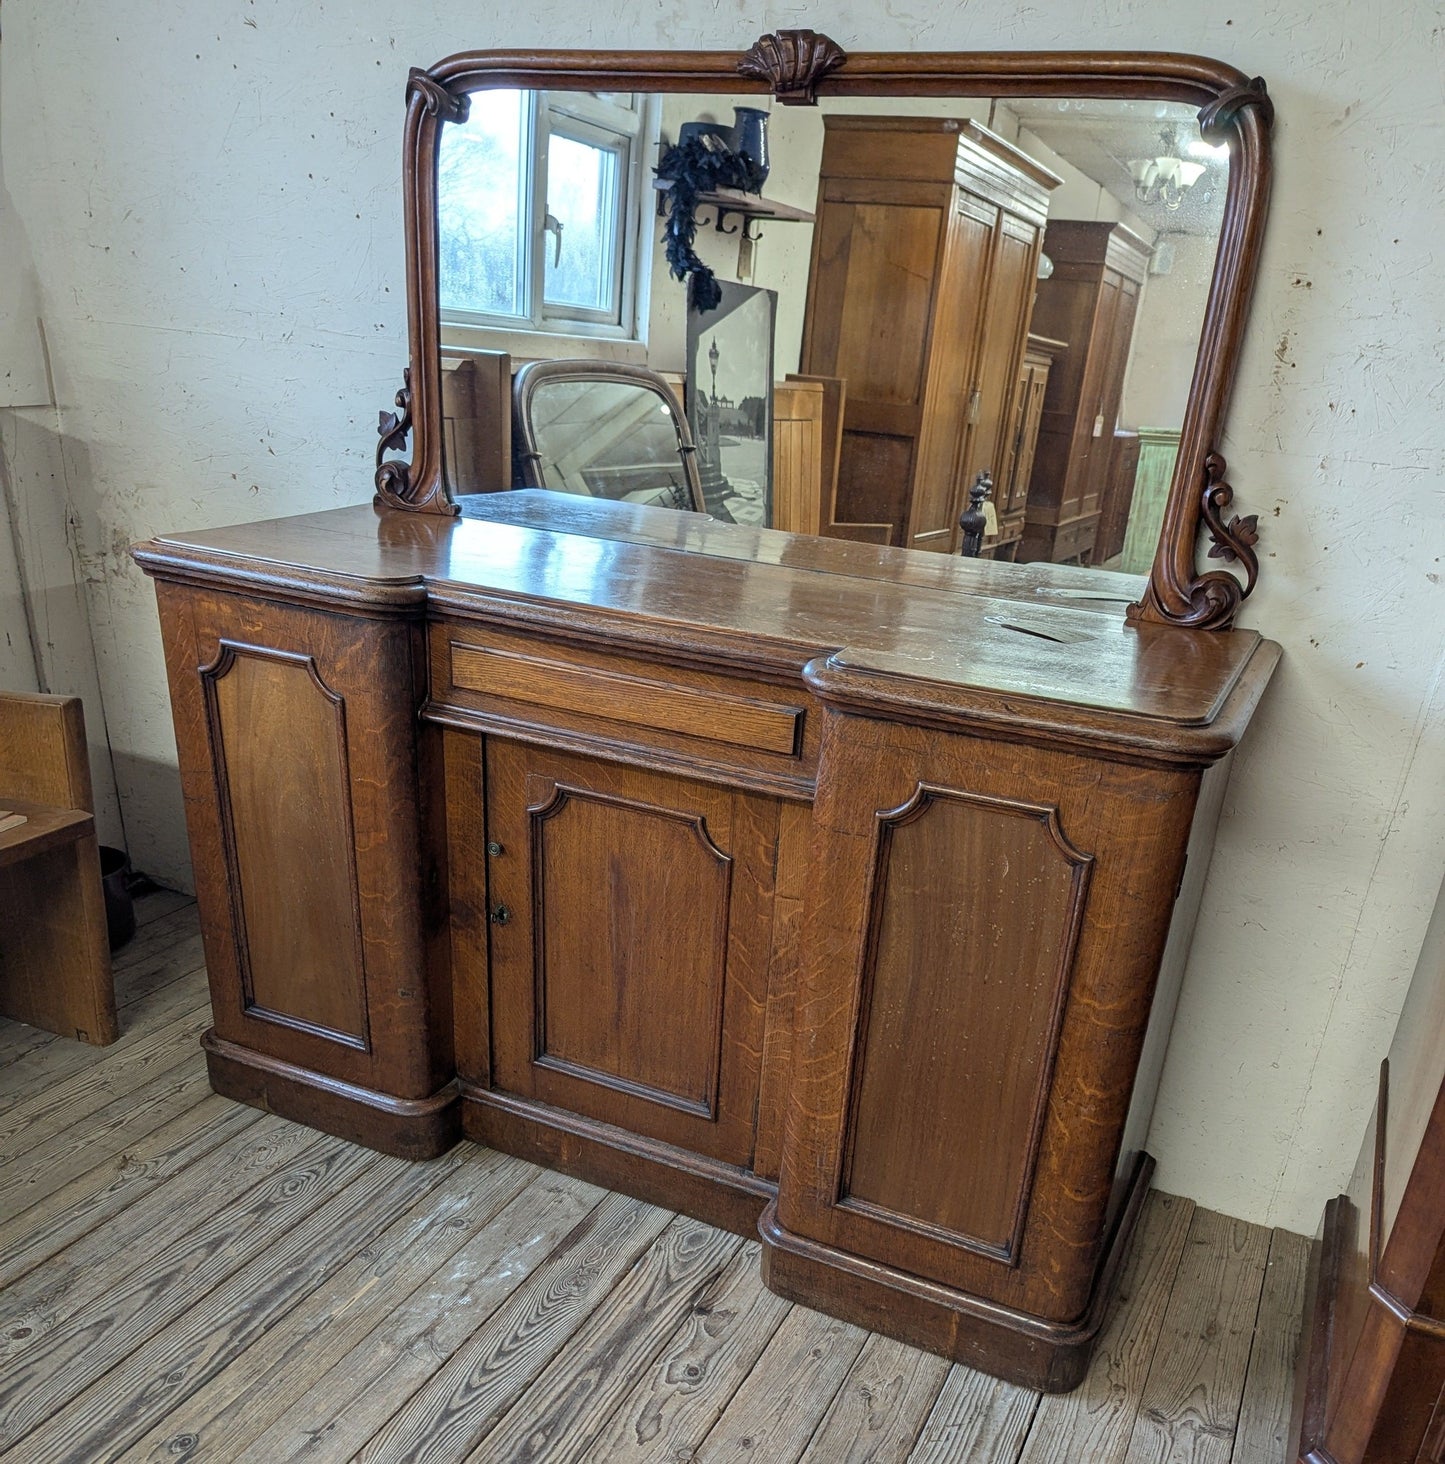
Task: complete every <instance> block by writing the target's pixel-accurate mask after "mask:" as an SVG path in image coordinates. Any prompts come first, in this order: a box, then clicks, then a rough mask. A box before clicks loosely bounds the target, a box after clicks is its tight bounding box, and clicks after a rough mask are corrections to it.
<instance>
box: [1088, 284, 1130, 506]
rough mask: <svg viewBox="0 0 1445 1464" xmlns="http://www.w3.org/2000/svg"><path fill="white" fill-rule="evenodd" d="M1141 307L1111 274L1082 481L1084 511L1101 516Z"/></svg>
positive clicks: (1094, 364)
mask: <svg viewBox="0 0 1445 1464" xmlns="http://www.w3.org/2000/svg"><path fill="white" fill-rule="evenodd" d="M1138 303H1139V286H1138V285H1137V284H1135V283H1134V281H1133V280H1131V279H1126V278H1125V277H1124V276H1123V275H1121V274H1118V273H1117V272H1116V271H1114V270H1112V269H1109V270H1105V271H1104V282H1103V285H1102V287H1101V288H1100V291H1099V312H1098V315H1097V317H1096V325H1095V328H1094V335H1093V338H1092V339H1091V341H1090V342H1089V353H1090V360H1089V370H1090V371H1091V372H1092V373H1093V376H1092V388H1091V393H1090V395H1089V396H1088V397H1087V398H1086V400H1088V401H1089V403H1090V411H1091V412H1092V414H1093V415H1092V417H1091V419H1090V432H1091V434H1092V436H1091V439H1090V442H1089V450H1088V465H1087V469H1086V472H1085V477H1084V485H1083V496H1082V498H1081V500H1080V505H1079V508H1080V512H1081V513H1082V514H1084V515H1085V516H1088V515H1090V514H1096V513H1098V512H1100V510H1101V509H1102V507H1103V502H1104V494H1105V491H1106V489H1107V488H1108V485H1109V469H1110V464H1111V463H1112V461H1113V456H1114V431H1115V429H1116V428H1117V426H1118V424H1119V409H1120V404H1121V401H1122V398H1123V395H1124V373H1125V371H1126V369H1127V368H1128V365H1129V348H1130V346H1131V345H1132V344H1133V340H1134V314H1135V311H1136V309H1137V308H1138Z"/></svg>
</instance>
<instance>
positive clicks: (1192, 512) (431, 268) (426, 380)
mask: <svg viewBox="0 0 1445 1464" xmlns="http://www.w3.org/2000/svg"><path fill="white" fill-rule="evenodd" d="M484 87H518V88H524V89H526V88H539V89H541V88H551V89H555V90H565V89H569V88H570V89H574V90H581V91H594V90H604V91H622V92H626V91H663V92H724V93H727V92H734V93H736V92H749V91H756V92H770V93H771V94H772V95H773V97H774V98H775V99H776V100H777V101H778V102H779V103H782V104H784V105H811V104H812V103H813V102H814V101H815V100H816V98H817V97H818V96H819V95H820V94H822V95H826V96H835V97H850V96H888V95H894V96H917V97H928V96H989V97H993V96H999V97H1010V96H1014V97H1027V96H1045V97H1057V96H1070V97H1088V98H1100V97H1102V98H1117V99H1126V100H1127V99H1143V100H1151V101H1160V100H1162V101H1175V102H1187V103H1191V104H1193V105H1196V106H1198V107H1199V108H1200V109H1201V110H1200V113H1199V124H1200V128H1201V130H1202V132H1203V135H1204V137H1205V138H1206V140H1208V141H1209V142H1212V143H1215V144H1221V143H1222V144H1227V145H1228V147H1229V163H1230V167H1229V185H1228V191H1227V194H1226V197H1225V205H1224V218H1223V222H1222V225H1221V228H1220V236H1219V247H1218V252H1217V254H1216V256H1215V267H1214V278H1213V280H1212V282H1211V284H1210V288H1209V296H1208V302H1207V304H1206V307H1205V314H1204V324H1203V328H1202V330H1201V332H1200V338H1199V352H1198V355H1197V357H1196V359H1195V365H1194V375H1193V379H1192V382H1191V385H1190V390H1189V401H1188V404H1187V406H1186V408H1185V413H1184V421H1183V425H1182V427H1181V429H1180V441H1179V452H1178V457H1177V459H1176V461H1175V468H1174V478H1173V482H1172V483H1171V485H1170V490H1169V498H1168V503H1167V505H1166V508H1165V512H1164V521H1163V527H1162V529H1161V531H1160V535H1159V543H1158V546H1157V548H1156V550H1155V555H1154V564H1153V568H1152V569H1151V571H1150V574H1149V583H1148V588H1147V589H1146V591H1145V593H1144V596H1143V598H1142V600H1141V601H1140V602H1139V603H1138V604H1137V605H1133V606H1131V607H1130V610H1129V614H1130V618H1131V619H1136V620H1145V621H1159V622H1165V623H1169V624H1173V625H1187V626H1195V627H1199V628H1202V629H1210V630H1216V629H1225V628H1227V627H1228V626H1229V625H1230V624H1231V622H1232V621H1233V619H1234V615H1235V612H1236V611H1237V610H1238V608H1239V605H1240V602H1241V601H1242V600H1243V599H1244V598H1245V596H1246V595H1248V594H1249V593H1250V591H1251V590H1253V588H1254V585H1255V581H1256V580H1257V578H1258V575H1259V560H1258V558H1257V556H1256V554H1255V551H1254V545H1255V543H1256V541H1257V538H1258V535H1257V532H1256V527H1255V524H1256V517H1257V516H1256V515H1250V516H1249V517H1248V518H1240V517H1238V516H1237V515H1236V516H1234V517H1232V518H1230V519H1228V520H1227V521H1226V519H1225V517H1224V514H1225V512H1226V510H1227V509H1228V508H1229V506H1230V503H1231V502H1232V500H1233V497H1234V493H1233V490H1232V489H1231V488H1230V486H1229V484H1228V483H1226V482H1225V480H1224V474H1225V462H1224V459H1223V457H1221V456H1220V454H1219V451H1218V444H1219V440H1220V433H1221V430H1222V427H1223V421H1224V414H1225V410H1226V407H1227V405H1228V402H1229V394H1230V389H1231V387H1232V385H1233V383H1234V375H1235V369H1236V367H1237V365H1238V361H1239V352H1240V346H1241V342H1242V340H1243V336H1244V326H1245V320H1246V316H1247V314H1248V310H1249V300H1250V296H1251V294H1252V292H1253V287H1254V278H1255V273H1256V270H1257V268H1258V264H1259V254H1260V246H1261V242H1262V239H1263V235H1264V222H1265V215H1266V213H1267V211H1268V204H1269V187H1270V149H1269V142H1270V126H1271V123H1272V121H1273V115H1274V108H1273V105H1272V103H1271V102H1270V99H1269V96H1268V94H1267V93H1266V91H1265V85H1264V82H1263V80H1261V79H1260V78H1258V77H1256V78H1254V79H1253V80H1251V79H1250V78H1249V77H1247V76H1246V75H1245V74H1244V73H1243V72H1241V71H1236V70H1235V69H1234V68H1233V67H1232V66H1227V65H1225V64H1224V63H1223V62H1220V61H1211V60H1208V59H1206V58H1204V57H1200V56H1186V55H1174V54H1171V53H1164V52H1155V53H1151V52H1068V51H1037V52H1021V51H1001V52H937V53H926V52H922V53H916V54H915V53H908V52H891V53H890V52H863V53H859V54H856V55H852V56H847V55H845V54H844V52H843V50H842V48H841V47H840V46H838V45H837V44H836V43H835V42H833V41H831V40H829V39H828V38H827V37H826V36H820V35H817V34H815V33H814V32H812V31H808V30H793V31H779V32H777V33H775V34H772V35H766V36H763V37H762V38H761V39H760V40H759V41H758V42H757V44H756V45H754V46H753V47H752V49H751V50H749V51H747V52H743V53H739V52H733V51H595V52H584V51H467V52H462V53H460V54H458V55H455V56H449V57H448V58H447V59H446V60H445V61H440V62H438V63H437V64H436V65H435V66H433V67H431V68H430V69H429V70H426V71H422V70H413V71H412V73H411V75H410V78H409V80H408V84H407V112H406V131H405V140H404V150H403V160H402V183H403V200H404V209H405V216H406V276H407V313H408V318H409V332H410V355H411V366H410V368H409V370H408V371H407V374H406V383H405V385H404V386H403V387H402V390H401V391H400V392H398V393H397V398H396V406H397V411H395V412H383V413H382V416H381V426H380V436H381V441H380V443H379V444H378V446H377V454H376V457H377V469H376V490H377V501H378V503H381V504H385V505H387V506H389V507H392V508H399V509H409V510H412V511H418V512H428V513H441V514H455V513H456V512H457V511H458V509H457V506H456V504H455V503H453V502H452V500H451V497H450V495H449V493H448V490H447V487H446V481H445V477H444V474H443V467H442V416H441V351H440V347H441V326H440V311H439V306H438V293H437V258H438V253H439V239H438V223H437V152H438V141H439V138H440V133H441V126H442V123H443V122H447V121H460V120H462V119H464V118H465V117H466V115H467V109H468V105H469V102H468V94H469V93H470V92H472V91H477V90H481V89H482V88H484ZM410 432H414V433H415V440H414V442H413V444H412V456H411V459H410V461H405V460H402V459H400V458H396V457H392V456H389V454H391V453H393V452H396V451H398V450H400V449H402V448H403V447H404V445H405V443H406V438H407V434H408V433H410ZM1201 526H1203V528H1204V529H1205V530H1206V531H1207V532H1208V534H1209V536H1210V538H1211V539H1212V541H1213V542H1212V545H1211V547H1210V549H1209V557H1210V558H1213V559H1221V560H1224V561H1225V562H1234V561H1237V562H1238V563H1239V564H1240V565H1241V567H1242V568H1243V571H1244V580H1243V582H1241V581H1240V580H1239V579H1238V578H1236V577H1235V575H1233V574H1231V573H1230V572H1228V571H1227V570H1224V569H1214V570H1208V571H1204V572H1201V571H1200V569H1199V566H1198V563H1197V553H1198V546H1199V537H1200V532H1199V531H1200V528H1201Z"/></svg>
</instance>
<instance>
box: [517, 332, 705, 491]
mask: <svg viewBox="0 0 1445 1464" xmlns="http://www.w3.org/2000/svg"><path fill="white" fill-rule="evenodd" d="M513 400H514V404H515V410H514V414H513V417H514V422H515V425H516V431H517V464H516V469H515V472H514V478H515V480H516V482H517V486H518V487H524V488H550V489H552V490H553V491H555V492H558V493H576V494H581V495H584V496H586V497H590V498H608V499H612V500H614V501H617V502H624V503H639V504H644V505H647V506H650V507H655V508H678V509H690V510H692V511H694V512H702V510H703V507H704V504H703V496H702V491H701V488H700V485H699V483H698V475H697V469H696V466H695V462H694V451H693V444H692V439H691V438H690V436H689V435H688V431H687V427H686V425H685V424H684V422H683V419H682V416H681V414H680V413H679V411H678V407H677V403H676V402H675V401H674V399H673V396H672V393H671V392H670V391H668V389H667V383H666V382H665V381H664V380H663V379H662V378H661V377H660V376H658V375H657V374H656V373H654V372H651V371H646V370H643V369H641V368H639V367H635V366H634V367H618V366H611V365H608V364H606V363H604V362H591V361H535V362H533V363H532V364H531V365H530V366H524V367H523V368H522V369H521V370H520V371H519V372H518V373H517V375H516V378H515V384H514V387H513Z"/></svg>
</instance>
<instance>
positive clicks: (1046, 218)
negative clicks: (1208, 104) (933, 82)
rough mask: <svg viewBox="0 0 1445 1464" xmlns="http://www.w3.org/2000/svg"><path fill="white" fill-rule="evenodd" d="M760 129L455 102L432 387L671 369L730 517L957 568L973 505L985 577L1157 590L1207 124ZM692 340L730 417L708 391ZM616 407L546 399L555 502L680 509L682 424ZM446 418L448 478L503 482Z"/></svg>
mask: <svg viewBox="0 0 1445 1464" xmlns="http://www.w3.org/2000/svg"><path fill="white" fill-rule="evenodd" d="M758 105H759V99H758V97H757V94H756V93H747V94H743V93H739V94H737V95H717V96H699V95H681V94H679V95H663V96H655V97H643V96H640V95H631V94H605V95H603V94H591V93H566V92H518V91H507V90H497V91H490V92H488V91H480V92H475V93H473V94H472V97H471V110H470V116H469V118H468V120H467V121H466V122H465V123H464V124H449V125H447V126H446V127H444V128H443V130H442V141H441V147H440V153H439V177H438V182H439V219H438V222H439V229H440V245H441V269H440V279H441V286H440V294H441V301H440V303H441V308H442V329H443V334H442V340H443V354H444V357H445V358H446V359H445V360H444V363H443V364H444V366H446V367H448V368H451V367H454V365H455V364H456V362H457V361H460V360H463V359H467V360H470V361H471V362H472V363H473V366H478V367H479V366H481V365H482V364H483V363H486V369H487V370H490V371H494V372H496V373H498V374H499V381H498V383H497V388H496V391H494V392H493V393H492V395H493V397H494V398H496V399H500V398H501V397H502V396H508V397H509V396H510V392H509V390H508V388H509V387H510V382H511V377H512V375H513V374H514V372H515V371H516V370H517V369H519V368H520V367H521V366H522V365H523V364H524V363H525V362H527V361H529V360H536V359H549V358H550V359H559V358H571V359H576V360H579V361H590V362H593V363H606V362H616V363H625V364H630V365H635V366H645V367H647V368H649V369H650V370H652V371H653V372H656V373H659V374H660V375H661V376H662V377H663V378H664V379H665V380H666V381H667V382H668V383H669V385H670V386H671V388H672V390H673V391H674V392H675V394H676V396H677V397H678V399H679V400H680V401H681V402H682V403H683V407H684V411H685V414H686V417H687V419H688V421H690V422H691V424H692V436H693V438H695V439H696V442H697V450H698V460H697V467H698V468H699V470H700V476H701V478H702V492H703V497H704V499H705V502H706V507H707V510H708V512H709V513H710V514H711V515H712V517H714V518H715V519H717V520H719V521H720V522H724V523H725V522H727V521H728V520H732V521H734V522H737V523H739V524H741V525H745V526H762V527H773V528H781V529H786V530H788V531H790V532H794V533H806V534H815V535H826V536H830V537H835V538H846V539H852V540H854V541H857V542H860V543H865V544H873V545H878V546H883V545H891V546H895V547H900V548H906V549H912V550H918V551H925V552H930V553H940V554H958V553H959V552H960V550H961V548H962V544H963V536H962V533H961V530H960V528H959V518H960V515H961V514H963V513H964V512H965V510H967V509H968V507H969V504H970V490H971V489H977V490H978V492H981V493H982V495H983V505H982V509H981V511H982V512H983V513H984V515H985V520H986V523H985V533H984V538H983V547H982V553H983V554H984V555H985V556H986V557H989V558H993V559H1001V560H1014V561H1018V562H1030V561H1049V562H1054V563H1074V564H1081V565H1092V566H1095V567H1103V568H1110V569H1120V570H1124V571H1127V572H1130V573H1136V574H1144V573H1147V572H1148V569H1149V565H1150V562H1151V561H1152V559H1153V555H1154V551H1155V546H1156V544H1157V541H1158V537H1159V533H1160V528H1161V524H1162V518H1163V512H1164V505H1165V501H1166V499H1167V496H1168V492H1169V487H1170V482H1171V479H1172V476H1173V470H1174V459H1175V455H1176V453H1177V448H1178V442H1179V431H1180V427H1181V425H1182V422H1183V415H1184V409H1185V405H1186V401H1187V397H1188V391H1189V385H1190V381H1191V378H1192V375H1193V371H1194V365H1195V357H1196V354H1197V350H1198V342H1199V335H1200V329H1201V325H1202V322H1203V317H1204V312H1205V307H1206V301H1207V296H1208V291H1209V287H1210V283H1211V280H1212V277H1213V272H1214V266H1215V255H1216V252H1217V248H1218V239H1219V230H1220V225H1221V221H1222V217H1223V210H1224V202H1225V195H1226V189H1227V182H1228V166H1229V164H1228V156H1227V152H1226V150H1225V149H1222V148H1215V147H1211V146H1210V145H1208V144H1207V143H1205V142H1204V141H1203V139H1202V138H1201V136H1200V133H1199V128H1198V125H1197V122H1196V120H1195V114H1194V111H1193V109H1192V108H1190V107H1188V106H1184V105H1180V104H1175V103H1168V102H1138V101H1110V100H1098V99H1081V98H1010V99H1006V100H1005V99H989V98H978V97H972V98H952V99H938V98H932V99H920V98H869V99H861V98H852V99H837V98H825V99H824V100H823V101H822V102H821V103H820V105H819V106H818V107H816V108H810V107H790V108H777V109H772V110H771V111H770V112H769V113H768V114H767V115H764V116H763V117H762V118H761V121H759V117H758V113H757V110H756V109H757V107H758ZM738 109H743V110H742V111H739V110H738ZM750 109H751V110H750ZM745 129H746V130H745ZM678 144H682V145H681V146H678ZM758 152H762V153H763V155H764V156H763V166H761V167H759V166H758V159H757V158H756V157H754V156H753V154H754V153H758ZM664 160H667V161H668V168H667V169H664V168H663V166H662V164H663V161H664ZM668 171H671V172H673V173H675V174H677V176H668V175H667V174H668ZM679 179H681V183H682V185H683V186H679ZM683 205H686V207H687V216H686V217H685V218H683V219H682V220H681V224H680V223H679V213H678V210H679V208H680V207H682V206H683ZM680 229H681V232H680ZM669 235H671V236H672V237H673V239H674V248H673V249H672V250H671V251H669V250H668V249H667V248H666V247H665V240H666V239H667V237H668V236H669ZM679 238H682V239H684V241H685V244H686V248H685V249H683V248H679V247H677V244H676V241H677V240H678V239H679ZM669 253H671V255H672V259H671V261H670V260H669ZM679 258H682V259H684V261H685V262H686V267H685V270H684V277H683V278H678V277H676V276H677V266H678V261H679ZM708 281H711V282H712V283H713V284H715V285H716V286H717V287H718V289H717V290H716V294H717V295H718V296H720V297H721V303H720V304H718V305H716V306H714V307H713V308H712V310H711V311H709V310H707V309H698V308H697V305H698V301H699V300H709V299H711V298H712V297H713V291H712V289H711V286H709V287H708V288H699V287H700V286H701V285H706V284H707V282H708ZM748 302H754V303H748ZM740 311H741V313H739V312H740ZM710 314H711V315H712V316H713V319H711V320H710V319H709V315H710ZM764 317H766V320H767V324H766V326H765V327H764V328H763V329H764V331H765V334H762V335H760V334H759V331H758V328H757V323H758V321H759V320H760V319H762V318H764ZM729 318H731V319H732V325H731V328H730V327H729V325H728V321H729ZM699 342H702V343H703V344H702V346H701V349H699ZM709 342H710V343H712V344H714V345H717V346H719V347H720V348H721V349H723V350H726V351H727V352H728V353H729V356H728V359H727V361H726V363H725V365H726V368H727V373H723V372H722V371H721V368H719V375H720V376H721V375H722V374H730V379H731V374H736V373H738V372H740V371H742V370H743V368H744V367H746V371H745V372H744V374H745V375H746V376H747V380H748V385H747V386H746V388H745V389H744V388H743V387H741V386H740V387H738V388H737V389H736V390H734V389H733V388H732V387H728V388H727V389H726V390H724V387H723V383H722V382H721V380H719V382H718V383H717V384H716V385H714V382H713V380H712V377H711V375H710V371H711V369H712V368H711V366H710V364H709V349H708V343H709ZM744 358H746V359H744ZM455 375H456V373H455V372H454V371H453V370H451V369H448V370H446V371H444V376H443V380H444V384H445V383H447V382H448V381H449V380H450V379H451V378H452V377H453V376H455ZM500 378H505V379H500ZM768 383H771V387H770V388H769V385H768ZM630 389H631V390H634V391H635V388H630ZM445 391H446V388H445V385H444V396H445ZM620 402H621V397H620V396H618V395H615V394H613V393H609V392H608V391H607V390H606V388H605V385H604V384H602V383H597V382H593V383H590V384H588V386H587V387H586V389H585V391H584V390H582V389H581V388H578V387H576V386H575V385H574V388H572V389H571V392H570V394H565V393H564V394H561V395H558V396H557V397H555V398H553V400H552V401H551V402H550V403H546V404H544V405H546V406H547V410H548V411H549V413H551V416H550V417H549V420H548V430H550V431H553V432H556V433H563V432H571V433H573V434H574V435H575V438H576V440H575V441H574V442H572V443H571V444H570V445H565V446H563V447H560V448H559V449H558V451H557V452H556V453H555V454H554V455H553V457H552V459H551V461H552V463H553V475H554V477H555V478H556V482H555V483H553V482H550V481H549V482H548V483H547V486H549V487H553V486H556V487H558V488H559V489H560V490H561V491H565V492H571V493H581V494H589V495H592V496H601V497H608V498H617V497H625V498H628V499H629V500H630V501H633V502H644V503H646V502H654V501H655V502H658V503H663V504H668V505H677V504H679V503H682V502H685V501H686V498H687V494H686V491H685V489H686V484H685V482H684V483H682V484H680V483H679V476H678V467H677V451H676V444H675V442H673V445H672V446H671V448H669V449H668V450H667V451H661V450H660V448H662V447H666V444H667V442H668V441H669V440H670V438H669V435H668V434H669V433H670V432H671V428H669V427H667V426H666V424H665V423H664V424H663V430H661V431H660V430H659V424H658V421H657V420H656V417H657V414H656V413H651V414H649V412H647V411H639V412H637V413H636V414H635V417H634V415H632V414H630V413H629V412H628V411H627V410H624V409H623V408H622V407H621V406H620V405H619V404H620ZM465 410H466V409H465V407H459V406H458V405H457V403H456V401H455V400H454V401H453V402H452V404H451V405H450V406H449V407H444V413H446V414H447V415H448V432H447V434H446V442H447V445H448V451H450V452H455V451H456V449H455V447H454V444H456V443H459V442H465V443H467V444H468V451H469V452H474V453H476V454H479V455H480V457H479V458H478V460H476V461H469V462H466V463H460V462H454V463H449V465H448V474H449V478H450V480H451V482H452V483H453V485H454V488H458V487H460V490H461V491H464V492H465V491H475V490H487V491H490V490H493V489H505V488H509V487H517V486H522V479H521V477H520V475H519V472H518V470H517V467H516V465H515V463H514V462H513V461H512V460H511V455H510V454H500V455H498V456H497V459H496V461H490V460H486V454H487V452H488V450H489V449H488V443H489V441H490V440H491V438H489V437H488V435H487V434H486V433H484V432H462V431H458V430H453V421H452V419H453V418H455V417H457V416H458V415H459V414H461V413H463V412H464V411H465ZM634 432H635V433H636V434H637V438H636V443H635V445H634V444H631V443H630V442H629V434H631V433H634ZM496 437H498V434H495V433H494V434H492V438H496ZM539 440H540V439H539ZM560 440H561V439H560V438H559V441H560ZM586 444H590V445H591V447H595V449H596V452H595V453H591V447H589V448H588V449H587V450H585V451H584V445H586ZM669 452H670V454H671V456H670V457H669ZM589 454H591V455H592V456H595V458H596V461H591V462H588V463H586V464H585V465H584V463H583V460H584V459H585V458H587V457H588V456H589ZM564 464H565V465H566V466H565V470H564ZM648 464H652V466H648ZM649 473H651V474H653V475H654V477H652V478H649V477H648V476H647V475H648V474H649ZM680 488H681V490H683V491H682V493H681V497H679V490H680ZM975 496H977V494H976V495H975Z"/></svg>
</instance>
